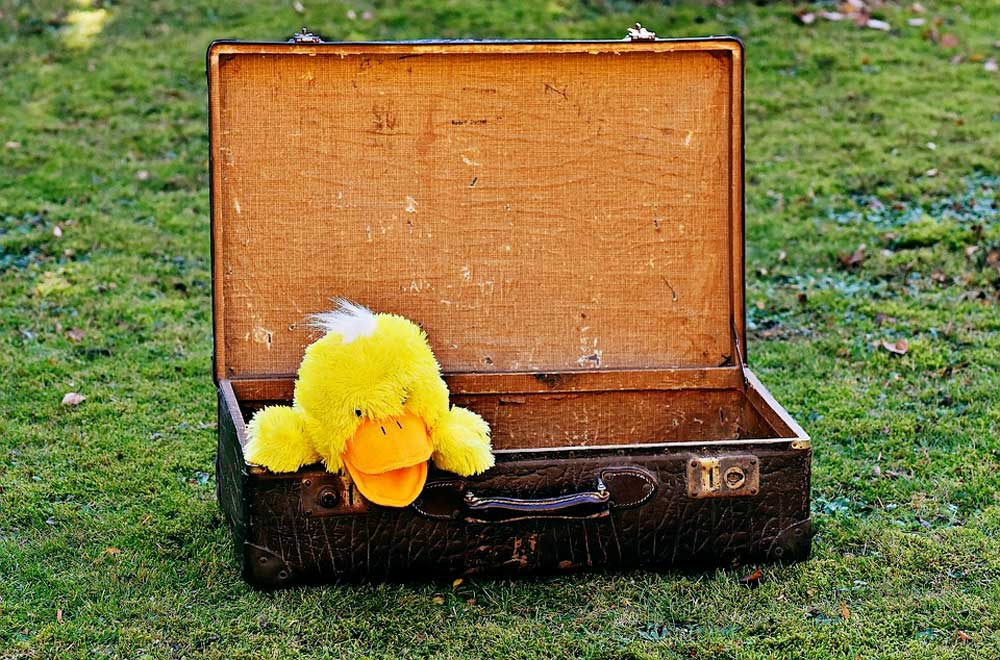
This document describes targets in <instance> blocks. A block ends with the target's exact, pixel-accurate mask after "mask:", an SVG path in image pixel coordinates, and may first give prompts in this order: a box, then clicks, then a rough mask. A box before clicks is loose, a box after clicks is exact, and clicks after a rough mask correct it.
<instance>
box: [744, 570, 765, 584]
mask: <svg viewBox="0 0 1000 660" xmlns="http://www.w3.org/2000/svg"><path fill="white" fill-rule="evenodd" d="M763 579H764V571H762V570H760V569H759V568H757V569H754V572H753V573H750V574H749V575H744V576H743V577H741V578H740V584H742V585H744V586H747V587H750V588H751V589H756V588H757V587H759V586H760V583H761V581H762V580H763Z"/></svg>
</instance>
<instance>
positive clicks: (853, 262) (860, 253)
mask: <svg viewBox="0 0 1000 660" xmlns="http://www.w3.org/2000/svg"><path fill="white" fill-rule="evenodd" d="M865 249H866V246H865V244H864V243H862V244H861V245H859V246H858V249H857V250H855V251H854V252H853V253H852V254H846V253H845V254H841V255H839V256H838V257H837V260H838V261H840V265H841V266H843V267H844V268H847V269H851V268H856V267H857V266H860V265H861V264H863V263H864V261H865Z"/></svg>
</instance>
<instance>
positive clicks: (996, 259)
mask: <svg viewBox="0 0 1000 660" xmlns="http://www.w3.org/2000/svg"><path fill="white" fill-rule="evenodd" d="M986 265H987V266H989V267H990V268H992V269H993V270H995V271H997V273H1000V250H990V251H989V252H987V253H986Z"/></svg>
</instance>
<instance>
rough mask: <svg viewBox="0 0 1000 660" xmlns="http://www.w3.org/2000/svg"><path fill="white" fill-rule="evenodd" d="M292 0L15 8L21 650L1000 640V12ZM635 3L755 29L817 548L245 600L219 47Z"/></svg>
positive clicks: (769, 331)
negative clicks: (764, 562)
mask: <svg viewBox="0 0 1000 660" xmlns="http://www.w3.org/2000/svg"><path fill="white" fill-rule="evenodd" d="M302 4H304V5H305V6H304V7H302V5H301V4H299V3H298V2H295V3H290V2H257V3H249V2H247V3H231V4H228V5H219V4H209V3H206V2H201V1H197V0H195V1H181V0H156V1H153V2H121V3H104V4H103V5H101V4H99V3H98V4H95V5H94V6H92V7H90V8H89V9H86V8H85V9H82V10H81V9H79V7H77V5H74V4H73V3H53V2H45V1H44V0H38V1H34V2H32V1H27V2H25V1H19V0H3V2H0V12H2V13H0V300H2V303H0V658H2V659H3V660H12V659H14V658H92V657H104V656H107V657H114V658H119V657H121V658H145V657H150V658H182V657H184V658H244V657H246V658H250V657H263V658H286V657H294V656H302V657H310V658H327V657H355V656H370V657H415V656H435V657H442V658H451V657H462V656H469V657H495V658H528V657H567V656H573V657H592V658H646V657H652V658H655V657H665V658H672V657H683V658H727V657H738V658H773V657H806V658H855V657H865V658H870V657H915V658H928V657H936V658H942V659H943V658H970V657H995V656H996V655H997V654H998V653H1000V507H998V504H997V501H998V499H997V498H998V494H1000V442H998V440H997V438H998V435H1000V313H998V311H997V302H998V291H1000V289H998V287H1000V211H998V206H1000V203H998V191H1000V73H997V72H996V71H991V70H990V69H994V68H995V59H994V60H992V61H993V63H994V66H991V65H990V62H991V58H997V59H1000V44H997V40H998V39H1000V29H998V28H1000V4H998V3H997V2H996V0H978V1H973V0H968V1H966V2H963V3H962V4H957V3H951V2H933V1H927V0H924V4H925V5H926V11H925V13H915V12H914V11H913V10H912V9H911V8H910V6H909V3H908V2H907V3H902V4H900V5H886V6H884V7H882V8H880V9H878V10H877V11H876V13H875V15H876V17H877V18H880V19H884V20H886V21H888V22H889V23H890V24H891V26H892V30H891V31H890V32H883V31H880V30H876V29H866V28H860V27H857V26H856V25H854V23H853V22H852V21H841V22H831V21H826V20H823V19H818V20H817V21H816V22H815V23H813V24H811V25H802V24H801V23H800V22H799V21H797V20H796V18H795V10H796V8H795V7H794V6H792V5H788V4H774V5H768V6H756V5H753V4H743V3H738V4H728V3H720V4H722V5H723V6H720V7H716V6H703V5H696V4H671V5H660V4H643V3H632V2H624V1H620V0H590V1H589V2H586V3H582V4H576V3H572V2H569V1H568V0H554V1H552V2H547V3H536V2H531V1H529V0H507V1H506V2H489V3H468V4H469V6H467V7H466V6H463V5H461V4H459V3H457V2H449V1H446V0H434V1H431V0H416V1H413V2H406V3H403V2H377V3H376V4H375V5H366V4H362V3H360V2H359V3H357V4H351V3H333V4H321V3H319V2H313V1H311V0H302ZM804 6H805V5H803V7H804ZM813 8H814V9H817V8H819V9H831V8H833V7H832V5H830V4H827V5H824V6H814V7H813ZM910 19H924V20H925V24H924V25H923V26H915V25H910V24H908V21H909V20H910ZM635 20H642V22H643V23H644V24H646V25H647V26H648V27H650V28H652V29H655V30H656V31H657V32H658V33H659V34H660V35H661V36H697V35H709V34H722V33H730V34H735V35H738V36H740V37H742V38H743V39H744V40H745V41H746V44H747V65H748V68H747V83H746V103H747V106H746V120H747V214H748V230H747V243H748V264H747V279H748V290H747V300H748V303H747V304H748V314H749V318H750V320H751V329H752V332H751V339H750V350H749V356H748V357H749V362H750V364H751V366H752V367H753V369H754V370H755V371H756V372H757V373H758V374H759V375H760V376H761V378H762V380H764V382H765V383H767V384H768V386H769V387H770V389H771V390H772V392H773V393H774V394H775V396H776V397H777V398H778V399H779V400H780V401H782V402H783V403H784V404H785V405H786V406H787V407H788V408H789V410H790V412H791V413H792V414H793V415H794V416H795V417H796V418H798V419H799V420H800V421H801V422H802V423H803V425H804V426H805V427H806V429H807V430H808V431H809V432H810V433H811V435H812V436H813V438H814V450H815V466H814V476H813V485H814V512H815V517H814V520H815V526H816V531H817V535H816V539H815V545H814V548H815V551H814V555H813V558H812V559H811V560H810V561H808V562H805V563H802V564H798V565H793V566H784V567H782V566H764V567H762V569H763V579H762V580H761V582H760V584H759V586H758V587H757V588H755V589H751V588H749V587H747V586H745V585H743V584H741V581H740V578H741V577H743V576H744V575H746V574H747V573H749V572H750V571H751V570H753V568H754V567H749V566H747V567H737V568H734V569H730V570H720V571H717V572H710V573H665V574H654V573H629V574H610V575H607V574H584V575H574V576H570V577H565V576H564V577H558V578H548V579H538V580H524V581H518V582H512V581H506V580H492V581H491V580H468V581H466V582H465V583H463V584H461V585H460V586H459V587H457V588H454V589H453V587H452V585H451V584H441V583H438V584H423V585H420V584H418V585H408V586H398V585H391V586H365V587H360V588H342V587H328V588H312V589H294V590H288V591H284V592H280V593H275V594H261V593H256V592H254V591H251V590H250V589H248V588H247V587H246V586H244V584H243V583H242V582H241V581H240V580H239V578H238V576H237V574H236V571H235V564H234V561H233V558H232V556H231V551H230V547H229V539H228V536H227V530H226V529H225V527H224V525H223V524H222V521H221V516H220V513H219V511H218V508H217V505H216V502H215V497H214V485H215V484H214V475H213V474H212V473H213V467H212V466H213V459H214V451H215V410H214V405H215V404H214V391H213V385H212V379H211V371H210V356H211V346H212V334H211V333H212V328H211V323H210V315H211V312H210V309H211V307H210V279H211V277H210V266H209V229H208V227H209V213H208V180H207V158H208V138H207V130H206V94H205V78H204V52H205V48H206V46H207V45H208V43H209V42H210V41H211V40H212V39H215V38H220V37H240V38H247V39H278V38H284V37H286V36H287V35H289V34H290V33H292V32H293V31H295V30H297V29H298V28H299V27H300V26H301V25H303V24H304V25H308V26H309V27H310V28H311V29H313V30H314V31H318V32H320V33H322V34H324V35H326V36H328V37H336V38H343V39H349V40H350V39H373V38H375V39H397V38H427V37H447V38H456V37H519V38H520V37H528V38H542V37H558V38H573V37H590V38H594V37H601V38H604V37H618V36H621V35H622V34H623V33H624V29H625V27H626V26H628V25H630V24H631V23H633V22H634V21H635ZM861 245H864V246H865V248H864V249H863V250H859V246H861ZM855 254H856V258H854V259H852V258H851V256H852V255H855ZM903 339H905V340H906V342H907V345H906V351H905V354H903V355H899V354H896V353H893V352H891V351H889V350H886V348H885V347H884V346H883V345H882V344H881V342H882V340H885V341H886V342H887V343H889V344H890V345H891V346H892V347H894V348H895V347H897V344H896V342H898V341H899V340H903ZM898 346H899V347H900V348H902V345H901V344H900V345H898ZM900 352H902V351H900ZM67 392H78V393H80V394H82V395H84V396H86V397H87V398H86V401H84V402H83V403H82V404H81V405H79V406H76V407H73V406H64V405H61V400H62V398H63V395H64V394H66V393H67Z"/></svg>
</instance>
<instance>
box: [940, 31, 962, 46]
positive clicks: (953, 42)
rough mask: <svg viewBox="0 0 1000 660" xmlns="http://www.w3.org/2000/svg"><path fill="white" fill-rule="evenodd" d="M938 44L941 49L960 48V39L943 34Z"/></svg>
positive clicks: (949, 34) (950, 34)
mask: <svg viewBox="0 0 1000 660" xmlns="http://www.w3.org/2000/svg"><path fill="white" fill-rule="evenodd" d="M937 43H938V46H941V48H955V47H956V46H958V37H956V36H955V35H953V34H952V33H950V32H949V33H947V34H942V35H941V38H940V39H938V42H937Z"/></svg>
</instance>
